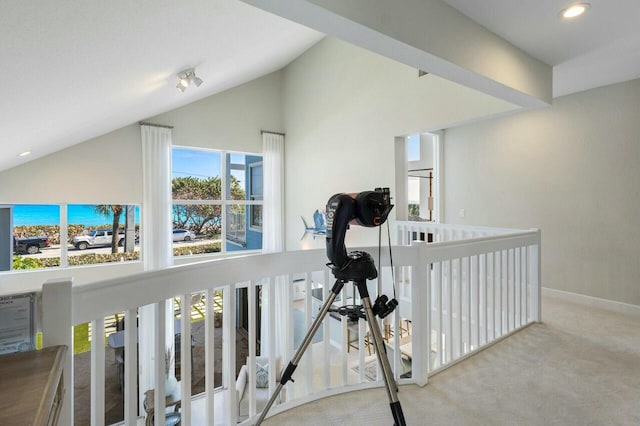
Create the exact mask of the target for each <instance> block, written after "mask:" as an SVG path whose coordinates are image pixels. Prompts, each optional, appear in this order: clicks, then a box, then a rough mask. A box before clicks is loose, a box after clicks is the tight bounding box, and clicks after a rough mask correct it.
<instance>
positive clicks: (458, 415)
mask: <svg viewBox="0 0 640 426" xmlns="http://www.w3.org/2000/svg"><path fill="white" fill-rule="evenodd" d="M398 397H399V399H400V402H401V405H402V408H403V411H404V415H405V418H406V421H407V424H408V425H639V424H640V316H637V315H635V316H634V315H623V314H617V313H612V312H608V311H604V310H600V309H596V308H589V307H584V306H580V305H575V304H571V303H567V302H562V301H558V300H553V299H550V298H544V301H543V322H542V323H541V324H534V325H532V326H530V327H528V328H526V329H525V330H523V331H521V332H519V333H516V334H515V335H514V336H512V337H509V338H508V339H506V340H504V341H502V342H500V343H498V344H496V345H494V346H492V347H490V348H488V349H487V350H485V351H483V352H481V353H479V354H477V355H475V356H473V357H471V358H469V359H468V360H466V361H463V362H462V363H460V364H458V365H455V366H453V367H451V368H449V369H448V370H445V371H443V372H442V373H440V374H438V375H436V376H434V377H432V378H431V379H430V381H429V384H428V385H427V386H425V387H423V388H420V387H418V386H413V385H408V386H401V387H400V391H399V393H398ZM392 422H393V419H392V417H391V414H390V410H389V405H388V401H387V395H386V393H385V390H384V389H382V388H378V389H371V390H364V391H359V392H349V393H345V394H342V395H339V396H336V397H331V398H326V399H322V400H319V401H315V402H311V403H309V404H305V405H303V406H301V407H299V408H296V409H293V410H290V411H286V412H284V413H282V414H279V415H277V416H274V417H272V418H270V419H268V420H267V421H266V422H265V425H267V424H268V425H278V426H281V425H296V426H297V425H317V426H320V425H322V426H326V425H345V424H348V425H368V426H376V425H389V424H391V423H392Z"/></svg>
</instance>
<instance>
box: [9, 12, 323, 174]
mask: <svg viewBox="0 0 640 426" xmlns="http://www.w3.org/2000/svg"><path fill="white" fill-rule="evenodd" d="M322 37H323V35H322V34H320V33H318V32H316V31H312V30H310V29H308V28H306V27H303V26H301V25H298V24H295V23H292V22H290V21H287V20H285V19H282V18H280V17H277V16H274V15H271V14H269V13H266V12H264V11H262V10H260V9H256V8H254V7H252V6H249V5H247V4H245V3H242V2H239V1H236V0H181V1H180V2H176V1H170V0H135V1H129V0H110V1H99V0H66V1H47V0H29V1H24V0H2V2H1V3H0V71H1V74H2V79H0V146H1V147H2V149H1V151H0V170H4V169H7V168H10V167H12V166H15V165H18V164H21V163H23V162H26V161H30V160H33V159H35V158H38V157H41V156H44V155H47V154H50V153H52V152H55V151H58V150H60V149H63V148H65V147H68V146H71V145H74V144H76V143H79V142H82V141H85V140H87V139H90V138H92V137H96V136H99V135H102V134H104V133H107V132H109V131H112V130H115V129H118V128H120V127H123V126H126V125H129V124H132V123H134V122H137V121H139V120H141V119H144V118H146V117H151V116H153V115H157V114H159V113H163V112H166V111H168V110H171V109H174V108H177V107H180V106H182V105H185V104H188V103H191V102H193V101H195V100H197V99H201V98H204V97H207V96H210V95H212V94H214V93H217V92H220V91H222V90H225V89H228V88H230V87H233V86H236V85H238V84H241V83H244V82H247V81H250V80H253V79H255V78H257V77H260V76H262V75H266V74H268V73H270V72H273V71H276V70H278V69H280V68H282V67H284V66H285V65H286V64H288V63H289V62H291V61H292V60H293V59H295V58H296V57H298V56H299V55H300V54H301V53H302V52H304V51H305V50H307V49H308V48H309V47H310V46H312V45H313V44H314V43H316V42H317V41H318V40H320V39H321V38H322ZM192 66H195V67H196V73H197V75H198V76H199V77H201V78H202V79H203V80H204V84H202V86H200V87H199V88H189V89H187V91H186V92H184V93H180V92H179V91H178V90H177V89H176V88H175V85H176V83H177V79H176V77H175V74H176V73H177V72H179V71H181V70H182V69H185V68H188V67H192ZM27 150H28V151H32V155H30V156H27V157H18V154H20V153H21V152H24V151H27Z"/></svg>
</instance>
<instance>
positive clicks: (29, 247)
mask: <svg viewBox="0 0 640 426" xmlns="http://www.w3.org/2000/svg"><path fill="white" fill-rule="evenodd" d="M50 245H51V243H50V241H49V238H47V237H22V238H16V237H13V252H14V253H16V254H23V253H29V254H36V253H39V252H40V249H41V248H44V247H49V246H50Z"/></svg>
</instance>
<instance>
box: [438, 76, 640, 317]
mask: <svg viewBox="0 0 640 426" xmlns="http://www.w3.org/2000/svg"><path fill="white" fill-rule="evenodd" d="M444 171H445V200H446V211H445V220H446V222H448V223H466V224H473V225H489V226H504V227H520V228H529V227H539V228H541V229H542V247H543V250H542V260H543V263H542V268H543V281H542V284H543V286H545V287H551V288H554V289H558V290H563V291H569V292H573V293H579V294H583V295H587V296H592V297H599V298H605V299H610V300H614V301H619V302H624V303H629V304H634V305H640V285H639V284H640V262H639V260H640V80H635V81H630V82H626V83H621V84H616V85H612V86H607V87H602V88H598V89H593V90H589V91H585V92H582V93H577V94H574V95H569V96H565V97H561V98H557V99H555V100H554V102H553V106H552V107H550V108H547V109H543V110H537V111H530V112H523V113H519V114H516V115H513V116H510V117H505V118H500V119H495V120H489V121H485V122H480V123H477V124H472V125H468V126H463V127H458V128H454V129H449V130H447V131H446V132H445V166H444ZM461 208H464V209H465V211H466V216H465V218H464V219H462V218H460V217H459V216H458V212H459V209H461Z"/></svg>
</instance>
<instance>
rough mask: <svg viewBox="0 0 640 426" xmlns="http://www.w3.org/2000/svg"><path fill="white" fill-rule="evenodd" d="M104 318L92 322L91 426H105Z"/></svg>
mask: <svg viewBox="0 0 640 426" xmlns="http://www.w3.org/2000/svg"><path fill="white" fill-rule="evenodd" d="M104 350H105V349H104V318H98V319H97V320H94V321H91V426H104V389H105V388H104Z"/></svg>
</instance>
